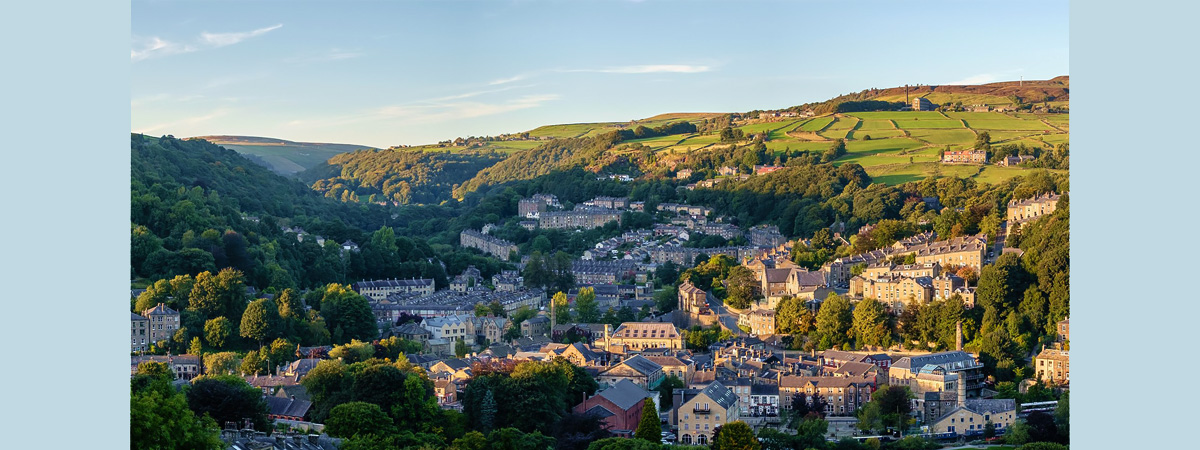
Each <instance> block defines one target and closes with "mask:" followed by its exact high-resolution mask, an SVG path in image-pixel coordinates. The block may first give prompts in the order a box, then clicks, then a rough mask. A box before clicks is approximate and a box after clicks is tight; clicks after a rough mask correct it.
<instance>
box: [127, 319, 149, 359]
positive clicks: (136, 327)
mask: <svg viewBox="0 0 1200 450" xmlns="http://www.w3.org/2000/svg"><path fill="white" fill-rule="evenodd" d="M150 344H153V342H152V341H150V319H147V318H146V317H144V316H139V315H137V314H134V313H129V351H130V352H144V351H146V350H149V349H150Z"/></svg>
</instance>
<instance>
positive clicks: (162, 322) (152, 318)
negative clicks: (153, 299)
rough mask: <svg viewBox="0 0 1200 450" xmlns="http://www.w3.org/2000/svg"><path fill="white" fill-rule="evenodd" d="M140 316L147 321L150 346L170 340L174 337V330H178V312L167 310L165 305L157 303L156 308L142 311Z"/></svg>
mask: <svg viewBox="0 0 1200 450" xmlns="http://www.w3.org/2000/svg"><path fill="white" fill-rule="evenodd" d="M142 316H145V317H146V319H147V320H148V321H149V324H148V326H149V327H150V328H149V331H148V334H149V339H150V341H149V343H151V344H156V343H159V342H162V341H168V340H171V338H173V337H174V336H175V330H178V329H179V311H175V310H173V309H171V308H168V307H167V305H165V304H162V303H159V304H158V306H155V307H153V308H150V309H147V310H145V311H143V312H142Z"/></svg>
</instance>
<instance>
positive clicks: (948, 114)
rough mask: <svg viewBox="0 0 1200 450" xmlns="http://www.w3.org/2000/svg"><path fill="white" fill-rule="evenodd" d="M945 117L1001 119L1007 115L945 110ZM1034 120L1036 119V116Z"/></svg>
mask: <svg viewBox="0 0 1200 450" xmlns="http://www.w3.org/2000/svg"><path fill="white" fill-rule="evenodd" d="M943 114H945V115H946V117H949V118H951V119H966V120H1001V119H1008V118H1010V117H1009V116H1006V115H1004V114H1001V113H998V112H953V111H949V112H945V113H943ZM1034 120H1037V119H1036V118H1035V119H1034Z"/></svg>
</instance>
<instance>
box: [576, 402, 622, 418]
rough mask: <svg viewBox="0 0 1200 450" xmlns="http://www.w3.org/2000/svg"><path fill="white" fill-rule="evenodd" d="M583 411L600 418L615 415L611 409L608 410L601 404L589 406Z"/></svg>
mask: <svg viewBox="0 0 1200 450" xmlns="http://www.w3.org/2000/svg"><path fill="white" fill-rule="evenodd" d="M583 413H584V414H588V415H594V416H596V417H599V418H601V419H604V418H608V417H612V416H615V415H616V414H614V413H613V412H612V411H609V410H608V408H605V407H604V406H603V405H596V406H593V407H591V408H588V410H587V411H584V412H583Z"/></svg>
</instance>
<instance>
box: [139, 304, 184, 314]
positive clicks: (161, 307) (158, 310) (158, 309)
mask: <svg viewBox="0 0 1200 450" xmlns="http://www.w3.org/2000/svg"><path fill="white" fill-rule="evenodd" d="M178 314H179V312H178V311H175V310H173V309H171V308H168V307H167V305H165V304H163V303H159V304H158V306H155V307H153V308H150V309H147V310H146V312H144V313H142V315H144V316H164V315H178Z"/></svg>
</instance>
